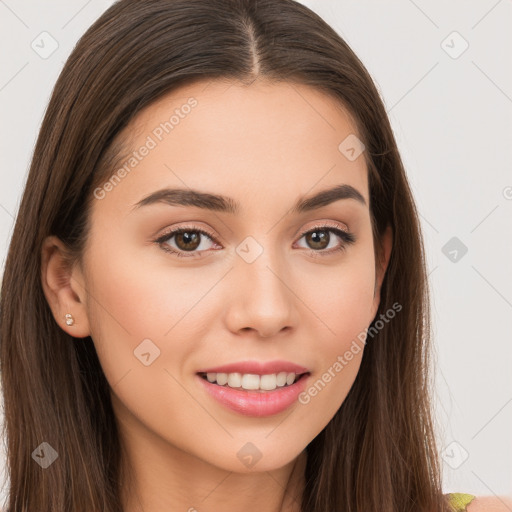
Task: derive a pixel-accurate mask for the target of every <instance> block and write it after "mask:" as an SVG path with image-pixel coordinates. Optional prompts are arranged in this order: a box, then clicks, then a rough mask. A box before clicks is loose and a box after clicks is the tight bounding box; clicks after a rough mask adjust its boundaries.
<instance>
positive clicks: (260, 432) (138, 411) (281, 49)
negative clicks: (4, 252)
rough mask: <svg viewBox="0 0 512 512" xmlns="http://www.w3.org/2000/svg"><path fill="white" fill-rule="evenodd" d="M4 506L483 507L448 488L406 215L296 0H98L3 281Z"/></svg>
mask: <svg viewBox="0 0 512 512" xmlns="http://www.w3.org/2000/svg"><path fill="white" fill-rule="evenodd" d="M0 329H1V330H0V335H1V353H0V355H1V372H2V386H3V395H4V410H5V436H6V439H7V456H8V459H7V469H8V477H9V489H8V491H9V496H8V502H7V504H6V508H5V510H7V511H8V512H21V511H26V510H38V511H39V512H50V511H51V512H56V511H59V512H61V511H62V512H63V511H66V512H69V511H72V512H82V511H83V512H85V511H87V512H91V511H108V512H114V511H115V512H119V511H124V512H140V511H144V512H156V511H163V510H173V511H179V510H182V511H189V512H192V511H199V512H207V511H218V510H224V511H228V512H229V511H235V510H237V511H238V510H245V511H256V510H258V511H269V512H277V511H279V512H283V511H293V512H299V511H301V512H325V511H327V510H329V511H334V510H337V511H342V510H343V511H347V512H348V511H352V512H356V511H365V512H369V511H380V512H405V511H410V510H414V511H419V512H438V511H439V512H441V511H449V510H465V508H466V506H467V505H468V503H470V505H469V506H468V508H467V510H468V511H469V512H476V511H478V510H491V507H495V508H494V509H495V510H504V509H503V508H500V507H503V504H502V502H501V501H497V500H490V499H487V498H475V497H474V496H472V495H463V494H453V495H445V494H443V492H442V486H441V467H440V461H439V458H438V448H437V443H436V438H435V430H434V418H433V414H432V409H431V401H430V400H431V399H430V389H431V382H430V373H429V364H430V359H429V355H430V352H429V349H430V345H429V343H430V342H429V339H430V325H429V304H428V289H427V280H426V272H425V261H424V252H423V246H422V236H421V231H420V225H419V222H418V215H417V212H416V209H415V205H414V201H413V198H412V195H411V191H410V188H409V185H408V181H407V178H406V175H405V172H404V168H403V165H402V162H401V160H400V156H399V153H398V150H397V146H396V142H395V139H394V137H393V133H392V130H391V128H390V124H389V121H388V119H387V116H386V112H385V109H384V107H383V104H382V102H381V100H380V98H379V95H378V93H377V90H376V88H375V86H374V84H373V82H372V80H371V78H370V76H369V75H368V73H367V71H366V70H365V68H364V67H363V65H362V64H361V62H360V61H359V60H358V58H357V57H356V56H355V55H354V53H353V52H352V51H351V50H350V48H349V47H348V46H347V44H346V43H345V42H344V41H343V40H342V39H341V38H340V37H339V35H337V34H336V32H335V31H334V30H333V29H332V28H330V27H329V26H328V25H326V23H325V22H324V21H323V20H322V19H321V18H319V17H318V16H317V15H315V14H314V13H313V12H312V11H310V10H309V9H307V8H306V7H304V6H302V5H301V4H299V3H296V2H294V1H292V0H278V1H276V0H258V1H257V2H255V1H254V0H153V1H140V0H137V1H135V0H120V1H119V2H117V3H115V4H114V5H113V6H112V7H111V8H109V9H108V10H107V11H106V12H105V13H104V14H103V15H102V16H101V17H100V18H99V19H98V20H97V21H96V22H95V23H94V25H93V26H92V27H91V28H90V29H89V30H88V31H87V33H86V34H85V35H84V36H83V37H82V38H81V40H80V41H79V43H78V44H77V46H76V48H75V49H74V51H73V53H72V54H71V56H70V57H69V59H68V61H67V63H66V65H65V67H64V69H63V71H62V73H61V75H60V78H59V80H58V82H57V84H56V86H55V89H54V91H53V95H52V97H51V100H50V103H49V106H48V109H47V112H46V115H45V118H44V121H43V124H42V127H41V131H40V135H39V138H38V141H37V145H36V148H35V152H34V155H33V161H32V165H31V168H30V173H29V176H28V180H27V184H26V188H25V191H24V194H23V198H22V202H21V206H20V209H19V214H18V217H17V220H16V224H15V229H14V233H13V237H12V241H11V245H10V248H9V253H8V258H7V261H6V265H5V272H4V279H3V283H2V302H1V317H0Z"/></svg>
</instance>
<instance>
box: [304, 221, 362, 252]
mask: <svg viewBox="0 0 512 512" xmlns="http://www.w3.org/2000/svg"><path fill="white" fill-rule="evenodd" d="M331 233H334V237H331ZM303 238H304V239H305V242H306V244H307V247H306V249H310V251H311V253H312V255H314V256H328V255H330V254H333V253H335V252H337V251H343V250H345V249H346V248H347V247H348V246H349V245H351V244H353V243H354V242H355V241H356V237H355V235H354V234H352V233H349V232H348V231H345V230H343V229H339V228H337V227H333V226H330V225H325V226H316V227H314V228H313V229H310V230H309V231H306V232H305V233H303V234H302V236H301V238H300V240H302V239H303ZM336 239H338V243H337V244H336ZM333 242H334V243H333Z"/></svg>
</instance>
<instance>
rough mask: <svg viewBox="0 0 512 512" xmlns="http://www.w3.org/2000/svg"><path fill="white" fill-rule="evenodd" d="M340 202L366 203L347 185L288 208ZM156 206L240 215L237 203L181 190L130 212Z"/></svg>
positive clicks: (139, 204) (300, 209)
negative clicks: (186, 207)
mask: <svg viewBox="0 0 512 512" xmlns="http://www.w3.org/2000/svg"><path fill="white" fill-rule="evenodd" d="M341 199H353V200H355V201H357V202H359V203H361V204H363V205H364V206H366V200H365V198H364V197H363V195H362V194H361V193H360V192H359V191H358V190H357V189H356V188H354V187H352V186H351V185H346V184H344V185H338V186H336V187H334V188H330V189H327V190H322V191H321V192H318V193H317V194H315V195H314V196H311V197H304V196H302V197H299V199H298V200H297V201H296V203H295V204H294V206H293V207H292V210H291V213H292V214H296V213H304V212H309V211H312V210H317V209H319V208H321V207H323V206H327V205H329V204H331V203H334V202H335V201H339V200H341ZM158 203H164V204H168V205H170V206H193V207H196V208H202V209H205V210H212V211H216V212H223V213H231V214H233V215H236V214H238V213H240V203H238V202H237V201H235V200H234V199H232V198H230V197H226V196H222V195H216V194H209V193H207V192H200V191H199V190H192V189H181V188H164V189H161V190H157V191H156V192H153V193H151V194H149V195H148V196H146V197H144V198H143V199H141V200H140V201H139V202H137V203H136V204H134V205H133V207H132V211H133V210H136V209H139V208H141V207H143V206H148V205H152V204H158Z"/></svg>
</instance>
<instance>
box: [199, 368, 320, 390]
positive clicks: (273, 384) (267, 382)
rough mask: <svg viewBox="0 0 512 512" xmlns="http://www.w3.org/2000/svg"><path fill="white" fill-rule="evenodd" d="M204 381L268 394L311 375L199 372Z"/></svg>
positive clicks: (307, 373)
mask: <svg viewBox="0 0 512 512" xmlns="http://www.w3.org/2000/svg"><path fill="white" fill-rule="evenodd" d="M197 375H199V377H201V378H202V379H204V380H206V381H208V382H209V383H210V384H214V385H216V386H219V387H223V388H230V389H237V390H239V391H254V392H259V393H268V392H269V391H275V390H279V389H282V388H287V387H290V386H292V385H294V384H296V383H297V382H299V381H300V380H302V379H304V378H307V377H308V376H309V375H310V373H309V372H303V373H295V372H279V373H270V374H265V375H258V374H255V373H238V372H234V373H220V372H198V373H197Z"/></svg>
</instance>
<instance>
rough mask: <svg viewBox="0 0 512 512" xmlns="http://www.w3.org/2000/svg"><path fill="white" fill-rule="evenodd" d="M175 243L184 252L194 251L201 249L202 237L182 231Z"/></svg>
mask: <svg viewBox="0 0 512 512" xmlns="http://www.w3.org/2000/svg"><path fill="white" fill-rule="evenodd" d="M175 242H176V246H177V247H178V249H180V250H182V251H194V250H195V249H197V248H198V247H199V244H200V242H201V235H200V234H198V233H197V232H194V231H182V232H180V233H178V234H176V235H175Z"/></svg>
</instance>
